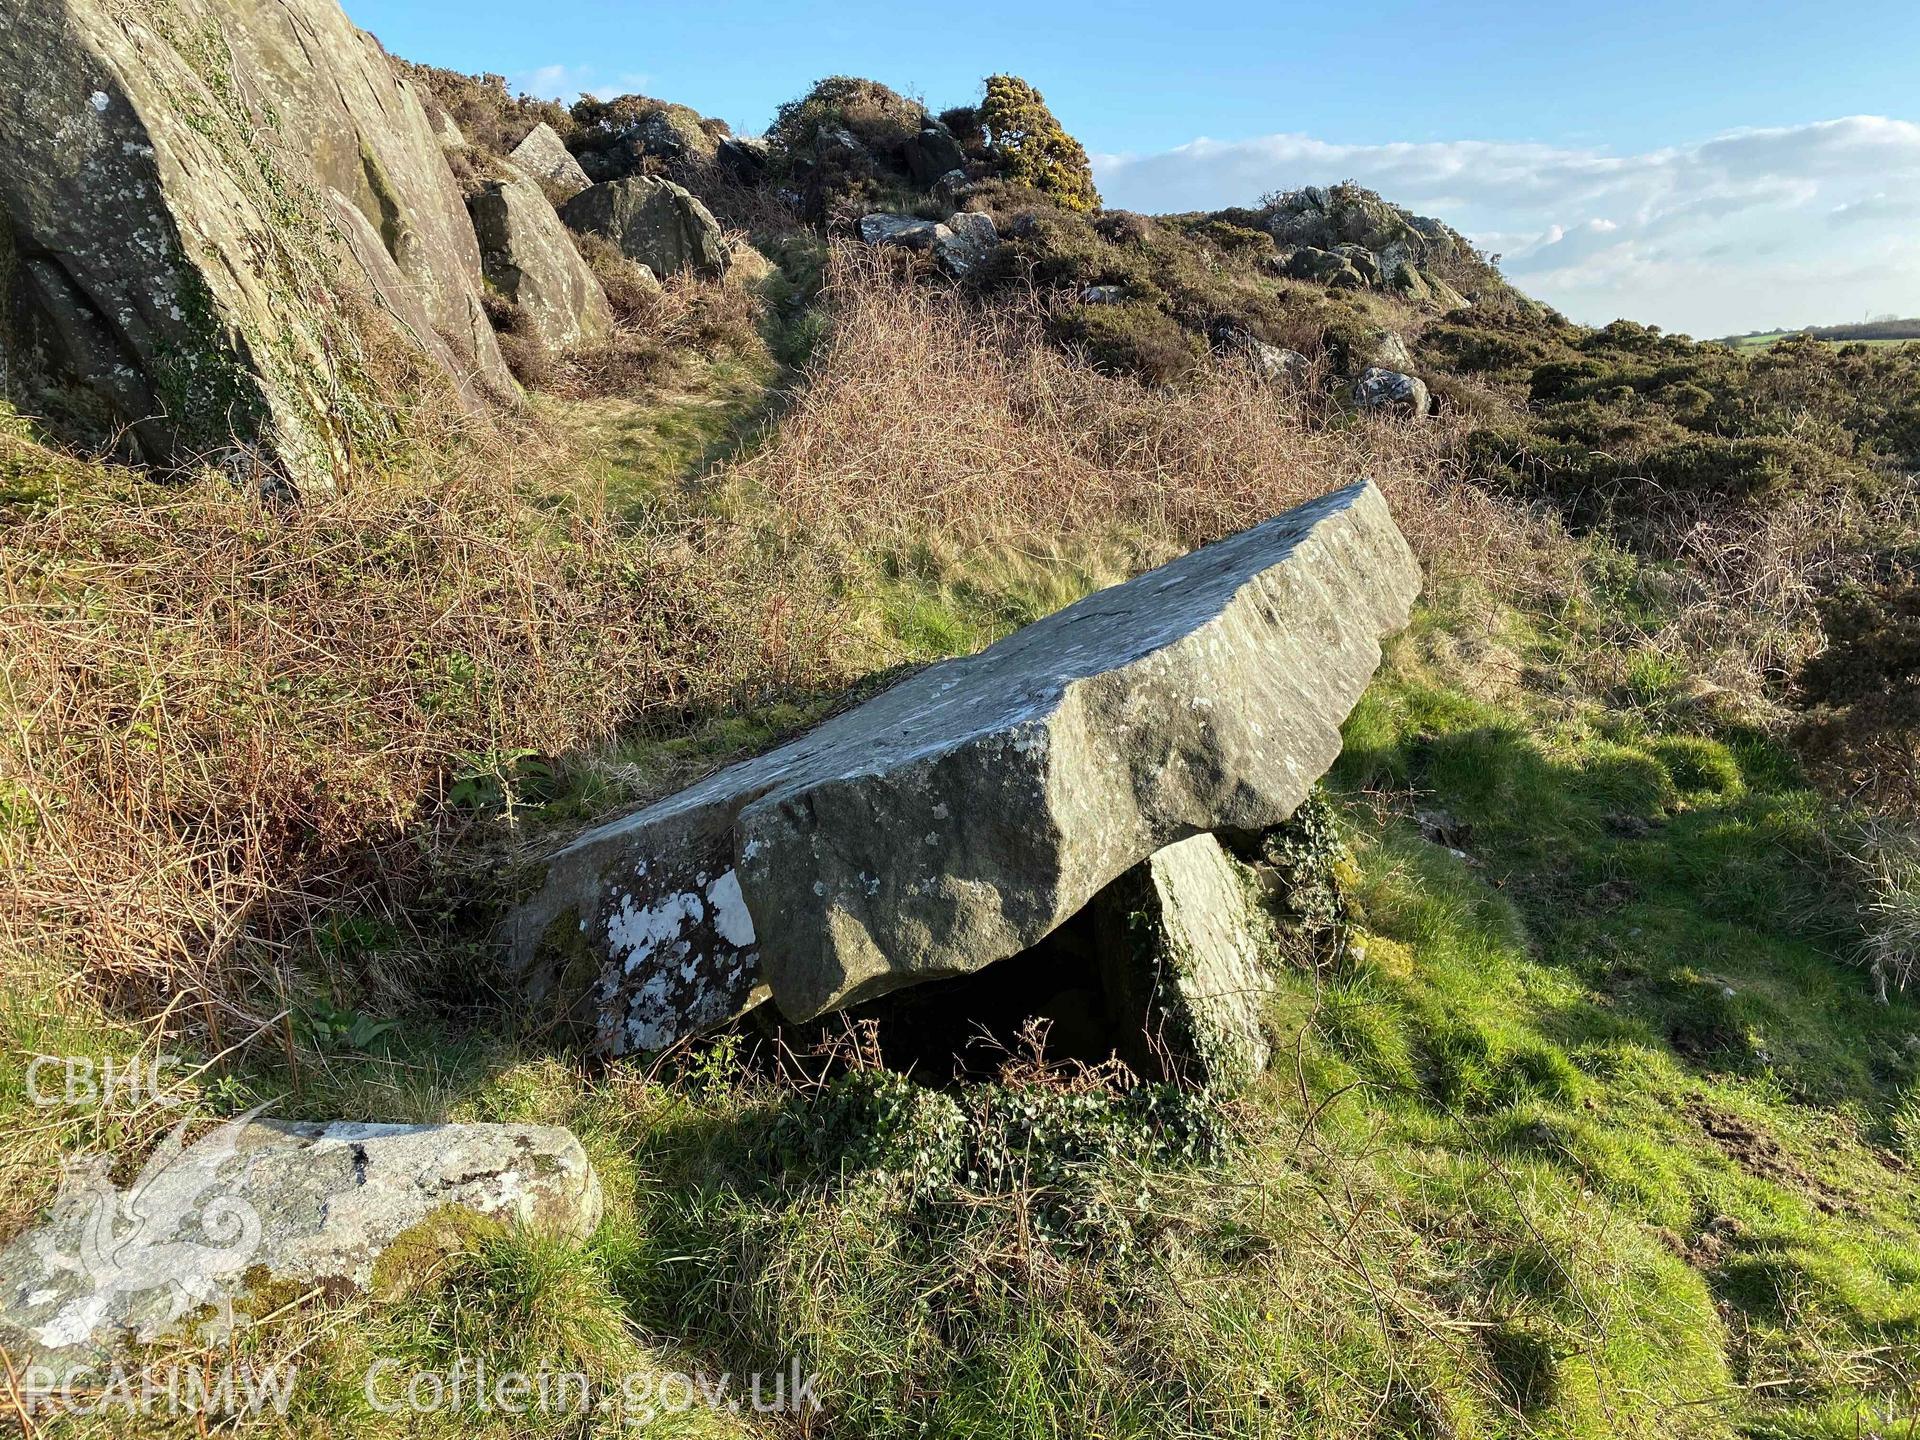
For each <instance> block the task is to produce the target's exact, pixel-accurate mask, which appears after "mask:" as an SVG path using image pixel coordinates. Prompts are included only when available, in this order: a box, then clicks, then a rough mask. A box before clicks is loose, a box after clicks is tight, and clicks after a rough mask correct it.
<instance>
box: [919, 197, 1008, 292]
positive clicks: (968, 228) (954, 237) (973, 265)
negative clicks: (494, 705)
mask: <svg viewBox="0 0 1920 1440" xmlns="http://www.w3.org/2000/svg"><path fill="white" fill-rule="evenodd" d="M945 228H946V232H947V233H946V234H945V235H938V236H935V237H934V241H933V258H934V259H936V260H938V261H939V262H940V268H941V269H943V270H945V271H946V272H947V273H948V274H949V275H955V276H959V275H970V274H972V273H973V272H974V271H975V270H977V269H979V268H980V266H982V265H984V264H985V263H986V262H987V261H988V260H990V259H992V258H993V252H994V251H995V250H997V249H999V248H1000V232H999V230H998V229H996V228H995V226H994V223H993V217H992V216H991V215H989V214H987V212H986V211H984V210H962V211H960V212H958V213H957V214H953V215H949V216H948V217H947V223H946V227H945Z"/></svg>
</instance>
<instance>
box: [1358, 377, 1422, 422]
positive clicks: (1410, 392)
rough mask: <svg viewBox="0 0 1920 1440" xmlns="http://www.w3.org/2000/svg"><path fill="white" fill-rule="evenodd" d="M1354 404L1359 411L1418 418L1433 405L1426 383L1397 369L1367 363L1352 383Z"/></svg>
mask: <svg viewBox="0 0 1920 1440" xmlns="http://www.w3.org/2000/svg"><path fill="white" fill-rule="evenodd" d="M1353 403H1354V404H1356V405H1358V406H1359V407H1360V408H1361V409H1362V410H1383V411H1388V412H1390V413H1393V414H1397V415H1408V416H1413V417H1415V418H1418V417H1419V416H1422V415H1425V414H1426V413H1427V412H1428V411H1429V410H1431V409H1432V408H1433V397H1432V396H1431V395H1430V394H1429V393H1428V392H1427V387H1426V383H1425V382H1424V381H1422V380H1420V379H1418V378H1417V377H1415V376H1412V375H1406V374H1402V373H1401V372H1400V371H1398V370H1387V369H1383V368H1381V367H1380V366H1378V365H1370V366H1368V367H1367V369H1366V371H1365V372H1364V373H1363V374H1362V375H1361V376H1360V378H1359V379H1358V380H1356V381H1354V382H1353Z"/></svg>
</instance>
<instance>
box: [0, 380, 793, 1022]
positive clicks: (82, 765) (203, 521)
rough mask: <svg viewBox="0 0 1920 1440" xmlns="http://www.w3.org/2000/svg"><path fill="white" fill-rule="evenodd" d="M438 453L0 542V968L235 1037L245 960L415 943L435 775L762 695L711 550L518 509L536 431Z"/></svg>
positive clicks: (89, 482) (127, 492) (13, 522)
mask: <svg viewBox="0 0 1920 1440" xmlns="http://www.w3.org/2000/svg"><path fill="white" fill-rule="evenodd" d="M444 413H445V412H444V411H440V410H436V411H435V412H434V414H435V416H436V418H439V417H442V416H444ZM455 444H456V447H457V448H458V451H459V453H460V455H461V463H460V465H459V466H455V465H452V464H450V463H443V462H442V461H441V459H440V458H438V457H436V456H434V455H432V454H428V453H422V452H416V453H415V454H414V455H413V456H412V457H410V463H411V466H412V468H413V470H414V472H415V473H413V474H412V475H408V474H406V473H404V472H395V473H385V474H381V475H378V476H377V477H375V476H370V477H368V483H366V484H364V485H353V486H349V488H348V489H347V490H346V492H345V493H343V494H340V495H337V496H335V497H332V498H330V499H328V500H325V501H324V502H316V503H312V504H301V505H288V504H279V503H270V502H267V501H263V500H262V499H260V498H259V497H258V496H257V494H255V493H253V492H252V491H251V490H248V489H241V488H238V487H235V486H234V485H232V484H231V483H230V481H229V480H228V479H227V478H226V477H223V476H214V475H209V476H206V477H203V478H202V479H200V480H199V481H197V482H196V483H192V484H188V485H185V486H183V487H174V488H161V487H157V486H146V485H140V484H135V483H132V482H131V481H130V480H129V479H128V478H127V477H124V476H121V475H118V474H115V473H111V472H97V471H83V472H81V474H80V475H79V476H78V477H76V478H75V479H73V480H64V481H61V482H59V483H60V489H59V491H58V492H57V493H55V494H54V495H52V496H49V497H48V498H47V499H46V500H44V501H42V502H41V503H40V504H39V505H38V506H37V507H36V508H35V509H33V510H32V511H30V512H22V511H20V510H15V511H14V512H13V513H10V514H9V515H8V516H7V517H6V518H7V524H6V525H5V527H4V529H0V596H4V599H3V600H0V661H3V662H4V663H3V664H0V672H3V673H4V674H5V677H6V681H5V685H4V687H0V711H3V712H4V715H5V718H6V723H5V725H4V726H3V727H0V732H3V737H4V738H0V773H4V774H5V775H7V776H8V777H9V781H8V786H7V788H6V790H5V791H4V793H5V795H6V796H7V797H9V798H8V799H7V801H6V809H7V811H8V812H9V813H14V812H17V813H18V814H19V815H23V816H29V817H31V823H30V824H29V825H25V826H15V825H13V824H12V823H11V822H9V823H8V824H6V825H5V826H4V827H0V957H4V959H3V960H0V965H23V964H24V963H25V957H33V959H34V960H36V961H37V962H41V963H45V964H48V965H53V966H62V967H65V969H66V970H67V971H68V973H70V974H72V975H74V976H76V977H77V978H79V979H80V980H81V981H82V982H88V983H92V984H94V985H96V986H98V987H99V988H100V990H101V991H102V992H103V993H113V992H119V993H120V994H121V995H122V996H124V998H126V999H127V1000H129V1001H139V1000H150V999H152V998H153V997H154V996H155V995H165V996H167V997H169V998H170V1002H178V1003H184V1004H185V1005H187V1006H190V1007H192V1006H199V1005H202V1004H204V1005H206V1006H207V1013H209V1014H216V1013H220V1011H221V1009H222V1008H223V1007H224V1008H225V1013H227V1014H229V1015H235V1014H237V1015H239V1016H241V1017H248V1016H252V1017H254V1018H257V1016H258V1014H259V1012H258V1011H257V1010H251V1009H250V1008H249V1006H250V1004H251V1003H252V1000H251V999H250V998H249V997H253V996H254V992H253V991H252V990H251V988H250V986H251V985H252V983H253V979H254V971H253V968H252V967H254V966H256V965H258V966H272V965H276V964H278V963H280V962H279V961H277V960H276V959H275V958H274V952H272V951H270V950H267V951H261V950H252V949H243V948H242V946H243V942H245V941H247V940H248V939H253V940H265V941H268V942H276V941H277V942H282V943H285V942H287V941H288V940H289V939H290V937H297V936H298V935H300V934H302V933H304V927H307V926H310V925H313V924H315V923H317V922H318V919H319V918H320V917H322V916H324V914H325V913H326V912H327V911H328V910H329V909H330V908H331V907H334V906H337V905H340V904H344V903H349V902H352V903H356V904H358V905H359V906H362V907H365V908H367V909H371V910H373V911H375V912H380V911H385V912H386V913H389V914H401V913H410V914H411V918H410V921H409V923H410V924H429V923H431V919H430V913H431V912H430V911H424V910H422V909H420V908H413V907H412V902H413V901H414V899H415V898H416V897H417V896H418V895H419V893H420V888H421V887H422V886H423V885H425V884H426V883H427V882H428V881H429V880H431V879H432V878H433V876H434V857H436V856H438V855H442V854H444V853H445V850H444V847H443V845H442V844H441V843H440V842H441V841H442V840H443V839H446V838H451V837H452V836H453V835H455V834H457V833H458V832H459V831H460V830H461V829H463V828H465V827H466V826H468V825H470V824H471V823H472V821H471V820H470V819H469V818H467V817H465V816H463V814H462V813H461V810H460V807H459V806H458V805H456V804H452V803H450V801H451V799H452V796H453V793H454V791H455V789H456V786H457V782H458V781H459V780H460V779H461V777H462V776H482V777H484V776H496V777H498V776H504V775H510V774H513V773H518V772H519V771H521V770H522V769H523V768H524V767H521V766H519V765H518V763H517V757H521V756H525V755H528V754H540V755H556V754H560V753H562V752H565V751H567V750H569V749H571V748H573V747H575V746H578V745H581V744H583V743H585V742H589V741H594V740H599V739H602V738H604V737H606V736H607V735H608V734H609V733H611V731H612V729H613V728H614V727H615V726H616V725H618V724H620V723H622V722H623V721H632V720H636V719H638V718H639V717H642V716H645V715H648V714H650V713H654V712H658V711H662V710H672V709H676V708H677V707H680V706H683V705H686V704H688V703H699V702H700V697H701V696H703V695H704V696H705V697H706V698H707V702H708V703H717V702H718V701H720V700H722V699H725V698H730V697H731V696H732V695H734V694H736V693H738V691H737V690H736V688H735V687H737V686H740V685H742V684H746V685H752V684H754V683H756V681H755V678H754V677H755V675H756V673H758V674H759V676H760V678H761V679H762V680H764V679H766V678H768V674H769V672H766V671H757V666H758V665H759V664H760V661H761V660H763V659H764V658H765V657H766V656H768V655H769V654H770V653H772V652H771V651H769V650H767V649H764V648H763V642H764V644H766V645H772V646H775V647H778V646H780V645H781V644H782V643H783V642H781V641H779V640H778V639H776V638H775V637H776V635H777V634H778V632H779V631H781V630H783V629H784V628H785V622H784V621H775V622H773V626H774V628H773V629H771V630H766V629H762V628H761V627H762V626H763V624H765V623H766V622H767V621H768V620H770V619H771V612H766V611H763V610H761V608H760V606H761V602H760V601H757V600H755V599H754V598H752V596H753V595H754V594H763V595H764V594H765V593H766V591H765V590H762V589H761V582H758V581H746V580H745V579H744V577H743V576H740V575H734V576H733V577H732V578H729V575H730V572H729V571H728V569H727V562H726V556H727V554H728V552H729V551H730V550H731V549H733V548H734V546H735V545H737V544H738V543H739V541H738V538H737V537H736V539H735V540H733V541H724V540H721V539H719V538H718V537H716V536H713V535H710V534H706V533H703V532H702V530H700V529H699V528H697V527H687V528H684V529H681V530H679V531H677V532H669V531H665V530H653V531H648V532H641V533H633V534H629V535H626V536H618V535H615V534H614V533H612V532H610V531H608V530H607V529H604V528H602V527H600V526H598V525H597V524H595V523H594V522H593V521H591V520H589V519H587V518H585V517H583V516H580V515H578V514H570V513H568V512H567V510H565V509H556V508H555V507H554V506H553V505H551V504H536V503H531V502H530V501H529V500H527V499H525V498H523V497H522V496H521V495H520V494H519V493H518V491H517V489H516V485H515V471H514V469H513V467H514V465H515V464H522V465H531V466H537V465H538V464H539V463H540V459H541V455H542V451H541V447H540V445H539V442H538V440H537V437H533V436H518V437H515V443H514V444H513V445H512V446H511V447H509V446H508V445H506V444H504V443H500V444H491V443H489V442H488V441H487V440H486V437H485V436H484V435H483V434H468V435H463V436H459V437H457V439H456V441H455ZM23 458H24V457H23ZM549 458H551V457H549ZM467 465H471V466H472V467H473V468H472V470H471V471H469V470H467V469H466V468H465V467H466V466H467ZM44 468H45V470H46V472H47V473H49V474H50V475H55V476H57V475H60V474H61V470H60V467H59V466H58V465H57V463H48V464H47V465H46V466H45V467H44ZM80 484H84V485H85V487H86V488H84V489H81V488H78V486H79V485H80ZM766 583H767V584H768V585H769V586H771V585H777V584H778V583H779V582H777V581H772V580H769V581H768V582H766ZM791 602H792V597H789V600H788V601H786V602H783V605H788V606H790V605H791ZM755 614H760V615H761V616H762V618H761V619H750V618H747V617H750V616H753V615H755ZM756 657H757V658H756ZM281 953H282V954H284V953H285V952H281ZM333 978H334V979H335V980H336V981H337V982H339V983H343V984H344V983H349V979H350V977H348V976H346V975H343V974H338V975H335V976H334V977H333ZM391 979H392V983H393V984H394V985H396V986H398V987H400V994H399V997H398V998H400V999H404V998H406V996H405V989H404V987H405V985H406V983H407V981H406V978H405V977H404V976H403V975H395V976H393V977H391ZM383 983H385V982H383ZM255 998H257V997H255ZM264 1003H268V1004H271V1003H272V1002H271V1000H268V1001H266V1002H264ZM243 1023H245V1022H244V1019H243ZM216 1048H217V1047H216Z"/></svg>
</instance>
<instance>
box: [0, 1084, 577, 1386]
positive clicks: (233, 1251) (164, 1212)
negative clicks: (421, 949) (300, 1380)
mask: <svg viewBox="0 0 1920 1440" xmlns="http://www.w3.org/2000/svg"><path fill="white" fill-rule="evenodd" d="M183 1131H184V1125H183V1126H182V1127H181V1128H180V1129H176V1130H175V1131H174V1132H173V1134H172V1135H171V1136H170V1137H169V1138H168V1139H167V1140H166V1141H165V1142H164V1143H163V1144H162V1145H161V1146H160V1148H159V1149H157V1150H156V1151H155V1152H154V1154H153V1155H152V1156H151V1157H150V1158H149V1159H148V1160H147V1162H146V1165H145V1168H144V1169H142V1171H141V1172H140V1175H139V1176H138V1177H137V1178H136V1179H135V1180H134V1182H133V1184H132V1186H131V1187H130V1188H129V1189H127V1190H126V1191H124V1192H122V1191H119V1190H117V1189H115V1187H114V1185H113V1184H112V1182H111V1180H110V1179H109V1178H108V1171H109V1168H110V1166H111V1157H110V1156H100V1157H96V1158H95V1159H94V1160H92V1161H90V1162H86V1163H83V1164H81V1165H79V1166H77V1167H75V1168H72V1169H70V1170H69V1172H68V1174H67V1176H66V1179H65V1182H64V1183H63V1185H62V1186H61V1189H60V1193H59V1195H58V1196H57V1197H56V1199H55V1201H54V1205H53V1211H52V1214H51V1215H50V1216H49V1217H48V1219H47V1220H46V1221H45V1223H43V1224H41V1225H40V1226H38V1227H36V1228H35V1229H32V1230H29V1231H27V1232H25V1233H24V1234H22V1235H20V1236H18V1237H16V1238H15V1239H14V1241H13V1242H12V1243H11V1244H10V1245H8V1246H7V1248H6V1250H5V1251H4V1252H0V1344H4V1345H5V1347H6V1350H7V1352H8V1355H9V1357H10V1358H11V1360H12V1362H13V1364H14V1366H15V1368H16V1370H24V1369H25V1368H26V1367H27V1366H29V1365H40V1366H45V1367H47V1368H48V1370H49V1371H50V1372H51V1373H52V1374H53V1375H54V1376H56V1377H57V1376H61V1375H65V1374H67V1373H70V1372H71V1371H72V1370H73V1369H74V1367H76V1366H83V1365H88V1364H90V1363H93V1362H95V1361H96V1360H97V1358H98V1357H99V1356H100V1355H101V1354H102V1352H105V1351H109V1350H111V1349H112V1347H114V1346H115V1345H117V1344H120V1343H122V1342H125V1341H129V1340H142V1341H146V1340H155V1339H159V1338H161V1337H162V1336H165V1335H168V1334H172V1333H177V1332H178V1331H179V1330H180V1329H182V1328H183V1327H185V1326H186V1325H187V1324H189V1323H191V1322H193V1321H194V1320H196V1319H198V1318H200V1317H198V1316H196V1314H195V1312H196V1311H197V1310H200V1309H201V1308H202V1307H209V1306H211V1307H214V1310H215V1313H214V1314H213V1315H212V1316H211V1317H210V1318H209V1319H208V1321H207V1323H208V1325H209V1328H210V1332H211V1334H210V1337H209V1338H213V1339H218V1338H222V1337H223V1336H224V1335H225V1334H226V1333H228V1332H229V1331H230V1330H231V1329H232V1327H233V1325H234V1324H235V1323H236V1317H235V1315H234V1309H233V1307H234V1304H235V1302H242V1304H243V1306H244V1302H245V1301H246V1300H247V1299H248V1298H249V1297H250V1296H254V1295H256V1294H257V1293H258V1292H259V1291H260V1290H262V1289H263V1288H264V1287H266V1286H268V1285H274V1286H288V1285H290V1286H292V1287H297V1288H295V1290H294V1292H293V1293H295V1294H298V1293H302V1292H304V1291H306V1290H308V1289H310V1288H312V1287H315V1286H319V1287H321V1288H323V1289H325V1290H327V1291H330V1292H335V1293H346V1292H366V1291H369V1290H373V1289H375V1288H376V1287H377V1285H379V1282H382V1281H385V1280H387V1279H388V1278H389V1277H388V1276H387V1275H385V1274H383V1266H382V1261H383V1258H385V1257H388V1256H389V1255H390V1254H393V1255H394V1257H395V1263H396V1264H397V1263H398V1262H399V1261H400V1260H401V1259H404V1260H406V1261H407V1263H408V1264H409V1265H415V1266H417V1265H418V1264H420V1263H421V1262H424V1261H427V1260H431V1259H432V1258H433V1257H434V1256H435V1255H436V1254H438V1253H441V1252H443V1251H444V1250H445V1249H446V1248H448V1247H449V1246H451V1245H452V1244H455V1243H457V1242H458V1241H459V1239H460V1234H459V1223H458V1219H457V1216H458V1215H461V1214H464V1215H467V1216H476V1217H481V1218H483V1219H487V1220H494V1221H499V1222H501V1223H511V1224H521V1225H527V1226H531V1227H533V1228H534V1229H536V1230H539V1231H542V1232H544V1233H547V1234H553V1235H565V1236H570V1237H573V1238H576V1239H585V1238H586V1236H587V1235H589V1234H590V1233H591V1232H592V1230H593V1228H594V1226H595V1225H597V1224H598V1223H599V1218H600V1206H601V1196H600V1182H599V1179H598V1177H596V1176H595V1174H594V1171H593V1167H592V1166H591V1165H590V1164H589V1163H588V1161H587V1157H586V1153H585V1152H584V1151H583V1150H582V1149H581V1148H580V1142H579V1141H577V1140H575V1139H574V1138H573V1136H572V1135H571V1134H569V1133H568V1132H567V1131H565V1130H562V1129H558V1128H556V1127H553V1126H547V1125H364V1124H356V1123H349V1122H345V1121H341V1122H336V1123H334V1124H330V1125H318V1124H283V1123H280V1122H277V1121H269V1120H260V1119H256V1118H254V1117H253V1116H252V1115H248V1116H243V1117H241V1118H240V1119H238V1120H233V1121H229V1122H227V1123H226V1124H224V1125H221V1126H219V1127H217V1128H216V1129H214V1130H213V1131H212V1132H210V1133H209V1134H207V1135H205V1136H203V1137H201V1138H200V1139H198V1140H196V1141H194V1142H193V1143H192V1144H184V1143H183V1140H184V1134H183ZM396 1241H402V1242H403V1244H404V1246H405V1249H404V1250H403V1251H400V1252H396V1251H395V1242H396ZM405 1278H406V1277H405V1276H404V1275H393V1276H392V1277H391V1279H392V1280H393V1281H394V1282H396V1283H399V1282H403V1281H404V1279H405Z"/></svg>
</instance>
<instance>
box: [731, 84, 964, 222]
mask: <svg viewBox="0 0 1920 1440" xmlns="http://www.w3.org/2000/svg"><path fill="white" fill-rule="evenodd" d="M926 123H927V112H926V107H925V106H923V105H921V104H920V103H919V102H918V101H914V100H909V99H907V98H906V97H905V96H904V95H901V94H899V93H898V92H897V91H894V90H890V89H888V88H887V87H886V86H885V85H882V84H880V82H879V81H877V80H861V79H858V78H856V77H854V76H851V75H832V76H829V77H828V78H826V79H825V80H822V81H820V82H819V83H818V84H816V85H815V86H814V87H813V88H812V89H811V90H809V91H808V92H807V93H806V94H805V95H803V96H801V97H800V98H799V99H798V100H789V101H788V102H787V103H786V104H784V105H782V106H781V107H780V109H779V111H778V112H777V113H776V114H775V116H774V120H773V125H772V126H771V128H769V129H768V131H767V143H768V145H769V146H771V147H772V152H773V156H774V164H775V167H776V169H777V171H778V172H779V173H781V174H782V175H784V176H785V177H786V178H787V179H788V180H790V181H792V182H794V183H796V184H798V185H800V186H801V187H802V188H803V189H804V190H805V191H806V193H807V200H808V205H809V208H810V209H812V210H813V211H814V212H815V213H816V214H817V213H821V212H823V211H825V210H827V209H830V208H831V205H832V202H833V201H835V200H836V199H845V200H856V201H861V202H865V201H867V200H869V199H871V198H872V197H874V196H877V195H878V194H879V193H880V191H881V189H882V188H885V187H886V186H888V185H902V184H905V183H906V178H907V177H906V172H905V170H904V168H903V167H904V154H903V147H904V146H905V145H906V142H907V141H908V140H910V139H912V138H913V137H914V136H915V135H918V134H919V133H920V130H921V128H922V127H923V126H924V125H925V124H926ZM836 132H844V138H842V136H841V135H840V134H837V133H836ZM846 140H851V141H852V142H853V143H852V145H851V146H849V145H848V144H846V143H845V141H846Z"/></svg>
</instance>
